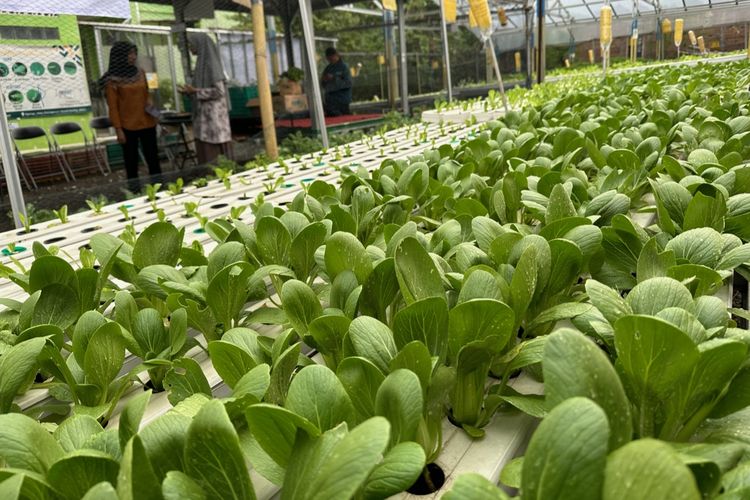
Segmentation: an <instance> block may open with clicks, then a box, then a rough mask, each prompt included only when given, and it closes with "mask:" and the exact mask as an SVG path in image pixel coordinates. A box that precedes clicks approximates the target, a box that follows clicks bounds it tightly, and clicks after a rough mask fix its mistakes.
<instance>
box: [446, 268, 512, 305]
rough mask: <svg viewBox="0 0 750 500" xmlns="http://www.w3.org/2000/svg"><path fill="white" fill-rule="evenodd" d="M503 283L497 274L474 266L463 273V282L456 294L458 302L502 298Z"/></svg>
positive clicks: (504, 285) (504, 287)
mask: <svg viewBox="0 0 750 500" xmlns="http://www.w3.org/2000/svg"><path fill="white" fill-rule="evenodd" d="M507 287H508V285H507V283H505V282H504V281H503V280H502V278H500V277H499V276H497V275H495V274H493V273H491V272H489V271H486V270H484V269H482V268H475V269H473V270H471V271H470V272H467V273H465V274H464V282H463V284H462V285H461V291H460V292H459V295H458V302H466V301H467V300H471V299H495V300H502V299H503V289H506V290H507Z"/></svg>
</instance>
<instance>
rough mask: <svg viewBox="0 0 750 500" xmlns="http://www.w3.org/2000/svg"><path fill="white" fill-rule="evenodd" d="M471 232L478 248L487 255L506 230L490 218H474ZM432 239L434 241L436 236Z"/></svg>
mask: <svg viewBox="0 0 750 500" xmlns="http://www.w3.org/2000/svg"><path fill="white" fill-rule="evenodd" d="M471 230H472V233H473V234H474V238H475V239H476V241H477V246H478V247H479V248H480V249H481V250H482V251H483V252H484V253H486V254H489V252H490V247H491V246H492V242H493V241H495V238H497V237H498V236H500V235H501V234H504V233H505V229H503V227H502V226H501V225H500V224H498V223H497V222H496V221H494V220H492V219H490V218H489V217H474V219H472V221H471ZM432 238H433V239H434V234H433V237H432Z"/></svg>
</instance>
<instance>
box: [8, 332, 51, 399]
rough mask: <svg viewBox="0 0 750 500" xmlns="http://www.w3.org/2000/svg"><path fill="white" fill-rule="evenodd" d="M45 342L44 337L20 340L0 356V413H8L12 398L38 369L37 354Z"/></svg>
mask: <svg viewBox="0 0 750 500" xmlns="http://www.w3.org/2000/svg"><path fill="white" fill-rule="evenodd" d="M46 344H47V341H46V339H44V338H33V339H29V340H26V341H24V342H20V343H18V344H16V345H14V346H13V347H11V348H10V349H9V350H7V351H6V352H5V353H4V354H3V355H2V356H1V357H0V413H8V412H9V411H10V409H11V407H12V405H13V398H15V397H16V394H18V391H19V390H20V389H21V387H22V386H23V385H24V384H30V383H31V382H32V380H33V377H34V375H36V372H37V370H38V369H39V361H38V360H39V355H40V354H41V353H42V350H43V349H44V346H45V345H46Z"/></svg>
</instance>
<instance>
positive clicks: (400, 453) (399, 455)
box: [362, 442, 425, 500]
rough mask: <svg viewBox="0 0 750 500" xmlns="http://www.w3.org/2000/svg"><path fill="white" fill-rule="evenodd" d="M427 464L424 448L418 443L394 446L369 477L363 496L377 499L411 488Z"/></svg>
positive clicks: (371, 499) (373, 499) (369, 499)
mask: <svg viewBox="0 0 750 500" xmlns="http://www.w3.org/2000/svg"><path fill="white" fill-rule="evenodd" d="M424 466H425V456H424V450H422V447H421V446H419V445H418V444H417V443H414V442H405V443H400V444H397V445H396V446H394V447H393V448H392V449H391V450H390V451H389V452H388V453H386V455H385V457H383V461H382V462H381V463H380V464H378V466H377V467H375V470H373V471H372V473H371V474H370V477H368V478H367V483H366V485H365V488H364V491H363V492H362V496H363V497H364V498H365V499H367V500H377V499H381V498H388V497H390V496H391V495H396V494H398V493H400V492H402V491H404V490H406V489H407V488H409V487H410V486H411V485H412V484H414V482H415V481H416V480H417V477H419V474H420V473H421V472H422V468H423V467H424Z"/></svg>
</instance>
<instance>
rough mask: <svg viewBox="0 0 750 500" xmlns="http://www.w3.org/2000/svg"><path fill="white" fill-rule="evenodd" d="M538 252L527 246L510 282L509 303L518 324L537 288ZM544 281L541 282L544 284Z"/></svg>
mask: <svg viewBox="0 0 750 500" xmlns="http://www.w3.org/2000/svg"><path fill="white" fill-rule="evenodd" d="M538 256H539V255H538V253H537V250H536V248H534V247H528V248H527V249H526V250H525V251H524V252H523V254H522V255H521V258H520V260H519V261H518V264H517V265H516V269H515V271H513V278H512V279H511V282H510V297H509V299H510V300H509V303H510V305H511V307H512V308H513V312H514V313H515V321H516V323H517V324H520V323H521V321H522V320H523V318H524V316H525V315H526V311H527V309H528V308H529V305H531V299H532V298H533V297H534V294H535V292H536V290H537V280H538V279H539V274H538V272H539V271H538V269H539V268H538V266H539V265H540V264H539V262H538V261H537V258H538ZM544 284H545V283H541V285H542V286H544ZM540 289H541V287H540Z"/></svg>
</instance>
